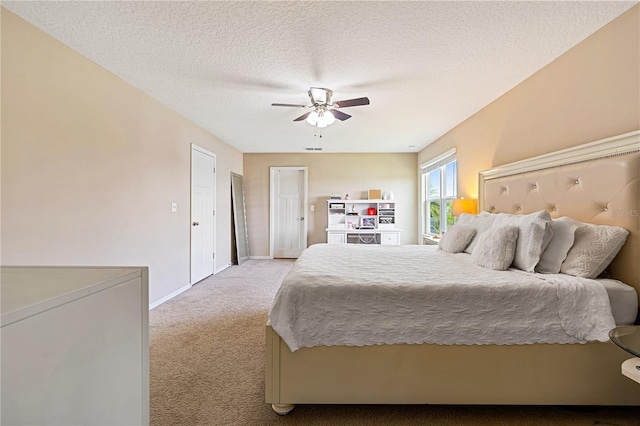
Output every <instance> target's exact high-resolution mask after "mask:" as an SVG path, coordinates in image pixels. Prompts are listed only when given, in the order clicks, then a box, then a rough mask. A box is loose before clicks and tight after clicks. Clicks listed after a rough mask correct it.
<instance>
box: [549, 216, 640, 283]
mask: <svg viewBox="0 0 640 426" xmlns="http://www.w3.org/2000/svg"><path fill="white" fill-rule="evenodd" d="M567 220H569V221H573V222H575V223H576V224H577V225H578V228H577V229H576V234H575V241H574V243H573V247H571V249H570V250H569V253H567V258H566V259H565V261H564V262H562V267H561V268H560V272H562V273H563V274H567V275H574V276H576V277H584V278H596V277H597V276H598V275H600V274H601V273H602V272H603V271H604V270H605V269H606V268H607V266H609V264H610V263H611V261H612V260H613V258H614V257H616V254H618V252H619V251H620V249H621V248H622V246H623V245H624V243H625V241H627V237H628V236H629V231H627V230H626V229H624V228H620V227H618V226H608V225H594V224H591V223H582V222H578V221H574V220H573V219H569V218H567Z"/></svg>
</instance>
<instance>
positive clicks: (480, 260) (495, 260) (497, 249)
mask: <svg viewBox="0 0 640 426" xmlns="http://www.w3.org/2000/svg"><path fill="white" fill-rule="evenodd" d="M518 232H519V228H518V227H517V226H500V227H493V228H491V229H489V230H487V231H486V232H483V233H482V235H481V236H480V238H479V239H478V244H477V245H476V247H475V248H474V249H473V253H472V254H471V260H472V261H473V263H475V264H476V265H478V266H482V267H483V268H489V269H495V270H497V271H504V270H506V269H507V268H509V266H510V265H511V263H512V262H513V257H514V255H515V252H516V242H517V241H518Z"/></svg>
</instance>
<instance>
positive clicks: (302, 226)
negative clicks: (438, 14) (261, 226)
mask: <svg viewBox="0 0 640 426" xmlns="http://www.w3.org/2000/svg"><path fill="white" fill-rule="evenodd" d="M306 216H307V168H306V167H271V257H274V258H297V257H298V256H300V253H302V251H303V250H304V249H305V248H307V220H306Z"/></svg>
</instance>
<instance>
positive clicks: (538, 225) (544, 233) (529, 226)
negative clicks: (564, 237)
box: [493, 210, 553, 272]
mask: <svg viewBox="0 0 640 426" xmlns="http://www.w3.org/2000/svg"><path fill="white" fill-rule="evenodd" d="M550 222H551V216H550V215H549V212H546V211H544V210H541V211H539V212H535V213H531V214H527V215H514V214H507V213H499V214H498V215H497V217H496V220H495V221H494V222H493V226H494V227H500V226H506V225H510V226H517V227H518V228H519V232H518V242H517V244H516V254H515V256H514V258H513V267H514V268H518V269H522V270H523V271H527V272H534V270H535V267H536V265H537V264H538V262H540V256H541V255H542V252H543V251H544V249H545V248H547V245H548V244H549V241H551V238H552V237H553V230H552V229H551V227H550V226H548V225H549V223H550Z"/></svg>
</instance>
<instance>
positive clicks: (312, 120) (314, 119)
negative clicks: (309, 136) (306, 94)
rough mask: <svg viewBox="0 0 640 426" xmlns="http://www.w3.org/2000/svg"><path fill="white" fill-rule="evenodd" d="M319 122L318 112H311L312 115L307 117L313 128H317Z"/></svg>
mask: <svg viewBox="0 0 640 426" xmlns="http://www.w3.org/2000/svg"><path fill="white" fill-rule="evenodd" d="M317 122H318V111H311V113H310V114H309V116H308V117H307V123H309V124H311V125H312V126H315V125H316V123H317Z"/></svg>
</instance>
